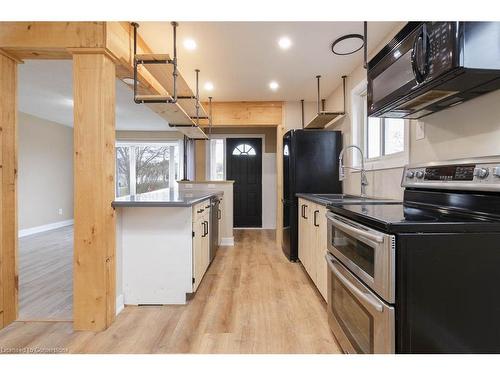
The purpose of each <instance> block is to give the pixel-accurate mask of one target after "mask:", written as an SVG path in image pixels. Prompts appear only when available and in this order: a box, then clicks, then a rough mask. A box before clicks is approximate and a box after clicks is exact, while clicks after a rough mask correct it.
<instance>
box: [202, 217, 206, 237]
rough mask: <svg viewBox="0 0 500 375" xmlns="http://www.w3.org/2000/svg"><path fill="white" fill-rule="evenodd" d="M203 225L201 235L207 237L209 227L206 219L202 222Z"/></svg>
mask: <svg viewBox="0 0 500 375" xmlns="http://www.w3.org/2000/svg"><path fill="white" fill-rule="evenodd" d="M201 224H202V225H203V234H202V235H201V236H202V237H205V236H206V235H207V233H206V232H207V227H206V226H205V224H206V221H204V222H203V223H201Z"/></svg>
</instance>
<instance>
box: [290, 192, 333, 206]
mask: <svg viewBox="0 0 500 375" xmlns="http://www.w3.org/2000/svg"><path fill="white" fill-rule="evenodd" d="M295 195H296V196H297V197H299V198H304V199H307V200H308V201H311V202H314V203H318V204H321V205H323V206H326V205H328V204H330V203H331V202H330V201H328V200H326V199H322V198H320V197H318V196H316V195H314V194H311V193H297V194H295Z"/></svg>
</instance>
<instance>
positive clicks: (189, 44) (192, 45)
mask: <svg viewBox="0 0 500 375" xmlns="http://www.w3.org/2000/svg"><path fill="white" fill-rule="evenodd" d="M184 48H186V49H187V50H189V51H193V50H195V49H196V42H195V41H194V40H193V39H186V40H184Z"/></svg>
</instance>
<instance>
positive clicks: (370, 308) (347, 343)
mask: <svg viewBox="0 0 500 375" xmlns="http://www.w3.org/2000/svg"><path fill="white" fill-rule="evenodd" d="M326 260H327V263H328V323H329V325H330V328H331V330H332V332H333V334H334V335H335V337H336V338H337V341H338V342H339V344H340V346H341V347H342V350H343V351H344V352H346V353H358V354H363V353H375V354H384V353H394V351H395V320H394V307H393V306H391V305H389V304H387V303H385V302H384V301H382V300H381V299H380V298H379V297H377V295H376V294H375V293H373V292H372V291H371V290H370V289H368V288H367V287H366V286H365V285H363V283H361V282H360V281H359V280H358V279H357V278H356V277H355V276H354V275H353V274H351V273H350V272H349V271H348V270H347V269H346V268H345V267H344V266H343V265H342V264H341V263H340V262H339V261H337V260H336V259H335V257H333V256H332V255H331V254H326Z"/></svg>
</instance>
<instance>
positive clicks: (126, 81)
mask: <svg viewBox="0 0 500 375" xmlns="http://www.w3.org/2000/svg"><path fill="white" fill-rule="evenodd" d="M122 81H123V82H124V83H126V84H127V85H131V86H132V85H133V84H134V79H133V78H130V77H125V78H122Z"/></svg>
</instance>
